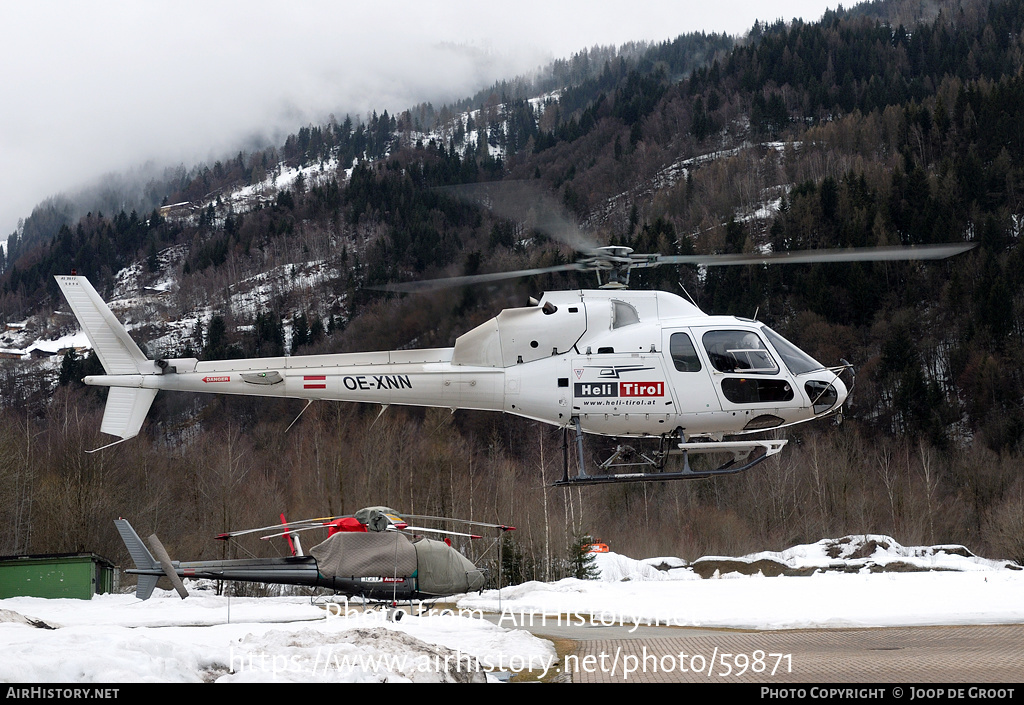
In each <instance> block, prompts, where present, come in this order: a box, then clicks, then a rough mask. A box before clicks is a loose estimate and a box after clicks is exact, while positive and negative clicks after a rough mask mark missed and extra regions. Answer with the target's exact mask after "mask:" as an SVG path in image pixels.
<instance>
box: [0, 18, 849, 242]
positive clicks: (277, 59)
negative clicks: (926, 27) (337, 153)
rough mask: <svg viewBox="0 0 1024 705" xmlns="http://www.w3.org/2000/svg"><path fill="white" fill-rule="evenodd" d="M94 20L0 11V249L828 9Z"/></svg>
mask: <svg viewBox="0 0 1024 705" xmlns="http://www.w3.org/2000/svg"><path fill="white" fill-rule="evenodd" d="M692 5H693V3H688V2H687V3H680V2H671V1H662V0H658V1H657V2H638V3H633V4H628V5H623V4H622V3H620V2H616V3H612V2H605V1H602V0H591V1H590V2H568V3H541V2H517V3H509V4H507V5H503V6H501V5H497V4H495V3H471V2H453V1H446V2H429V1H428V0H419V1H418V2H415V3H413V2H406V1H405V0H402V1H401V2H391V3H386V4H384V5H380V4H377V5H373V6H371V4H370V3H354V2H353V3H345V2H336V1H326V0H325V1H323V2H320V1H308V2H299V3H288V4H285V3H270V2H253V1H249V2H217V3H209V4H207V3H194V2H146V3H135V2H90V3H74V4H73V3H54V4H47V3H17V4H16V3H3V4H2V5H0V57H2V61H3V73H4V77H3V80H2V81H0V193H2V197H0V240H2V239H5V238H6V237H7V236H8V235H9V234H10V233H11V232H13V231H14V229H15V227H16V225H17V220H18V218H21V217H25V216H27V215H28V214H29V213H30V212H31V209H32V207H33V206H34V205H35V204H37V203H38V202H39V201H41V200H42V199H44V198H45V197H47V196H49V195H52V194H55V193H58V192H62V191H69V190H74V189H77V188H79V187H80V186H82V185H84V184H86V183H87V182H89V181H90V180H92V179H95V178H96V177H98V176H99V175H101V174H104V173H107V172H111V171H122V170H127V169H129V168H131V167H134V166H136V165H140V164H142V163H144V162H153V163H156V164H167V165H174V164H179V163H184V164H185V165H186V166H187V167H188V166H192V165H193V164H194V163H196V162H198V161H203V160H211V159H216V158H220V157H222V156H225V155H227V154H229V153H230V152H232V151H235V150H237V149H239V148H244V147H246V146H252V145H254V144H258V143H272V144H277V143H279V142H280V140H281V139H282V138H283V136H284V135H286V134H288V133H291V132H294V131H295V130H297V129H298V127H300V126H302V125H304V124H308V123H310V122H313V123H319V122H323V121H325V120H326V118H327V116H328V115H329V114H331V113H333V114H335V115H336V116H337V117H338V119H342V118H343V116H344V115H346V114H349V115H352V116H353V117H354V118H355V117H359V118H365V116H366V115H367V114H369V113H370V112H371V111H377V112H382V111H384V110H388V111H389V112H392V113H393V112H396V111H401V110H404V109H405V108H409V107H412V106H413V105H415V104H417V103H420V102H425V101H430V102H432V103H433V104H434V105H435V106H439V105H440V104H442V103H444V102H451V101H455V100H458V99H460V98H464V97H468V96H469V95H471V94H473V93H475V92H476V91H477V90H479V89H480V88H483V87H485V86H486V85H488V84H490V83H492V82H494V81H495V80H497V79H500V78H512V77H514V76H516V75H520V74H528V73H531V72H532V71H533V70H534V69H536V68H537V67H539V66H540V65H542V64H544V63H547V62H548V61H550V60H551V59H552V58H555V57H562V56H569V55H571V54H572V53H573V52H576V51H579V50H580V49H583V48H585V47H589V46H593V45H595V44H600V45H619V44H622V43H624V42H627V41H633V40H636V41H644V40H647V41H661V40H665V39H670V38H672V37H675V36H677V35H678V34H681V33H683V32H687V31H694V30H701V29H703V30H706V31H725V32H729V33H731V34H741V33H743V32H744V31H745V29H746V28H748V27H749V26H750V24H751V23H752V22H753V20H754V19H755V18H760V19H775V17H768V16H767V15H778V16H783V17H787V18H789V17H792V16H803V17H806V18H809V19H816V18H817V17H819V16H820V15H821V13H822V12H823V11H824V9H825V8H826V6H829V5H832V6H834V5H835V3H830V2H826V1H824V0H802V1H801V2H792V3H773V4H769V5H765V4H762V3H756V2H749V3H746V2H720V3H717V4H716V6H715V7H713V8H706V9H698V8H694V7H692Z"/></svg>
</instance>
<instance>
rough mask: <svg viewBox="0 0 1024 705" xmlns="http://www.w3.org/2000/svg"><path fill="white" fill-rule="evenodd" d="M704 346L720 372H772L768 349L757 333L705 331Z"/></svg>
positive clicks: (774, 366)
mask: <svg viewBox="0 0 1024 705" xmlns="http://www.w3.org/2000/svg"><path fill="white" fill-rule="evenodd" d="M702 340H703V341H704V349H705V350H707V352H708V359H710V360H711V364H712V365H713V366H714V368H715V369H716V370H718V371H719V372H738V373H740V374H746V373H753V374H775V373H776V372H778V371H779V366H778V365H776V364H775V360H773V359H772V356H771V354H770V353H769V352H768V348H766V347H765V344H764V343H763V342H761V338H759V337H758V335H757V333H755V332H753V331H748V330H713V331H708V332H707V333H705V334H704V337H703V339H702Z"/></svg>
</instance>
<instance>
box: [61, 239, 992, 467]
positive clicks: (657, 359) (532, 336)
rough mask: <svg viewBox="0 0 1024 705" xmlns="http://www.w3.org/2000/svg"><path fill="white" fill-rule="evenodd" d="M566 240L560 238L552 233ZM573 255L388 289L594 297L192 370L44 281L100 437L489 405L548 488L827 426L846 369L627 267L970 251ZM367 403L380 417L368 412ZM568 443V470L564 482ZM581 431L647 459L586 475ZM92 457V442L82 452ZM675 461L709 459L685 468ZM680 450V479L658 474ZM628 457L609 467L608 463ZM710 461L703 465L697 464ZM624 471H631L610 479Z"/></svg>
mask: <svg viewBox="0 0 1024 705" xmlns="http://www.w3.org/2000/svg"><path fill="white" fill-rule="evenodd" d="M565 241H567V242H568V241H569V239H568V238H567V239H565ZM570 244H571V245H572V246H573V247H575V248H576V249H577V250H578V251H580V252H581V254H582V256H581V257H580V258H579V259H577V261H575V262H571V263H567V264H560V265H554V266H550V267H542V268H536V269H528V270H517V271H512V272H497V273H491V274H478V275H471V276H463V277H454V278H449V279H441V280H433V281H427V282H413V283H407V284H396V285H392V286H389V287H387V289H389V290H391V291H398V292H418V291H426V290H432V289H436V288H441V287H447V286H461V285H467V284H478V283H484V282H492V281H498V280H501V279H509V278H516V277H523V276H529V275H535V274H544V273H548V272H557V271H591V272H594V273H596V274H597V276H598V283H599V288H597V289H580V290H572V291H552V292H547V293H546V294H544V295H543V296H542V298H541V299H539V300H534V299H531V300H530V305H528V306H525V307H522V308H511V309H506V310H504V311H501V312H500V313H499V314H498V315H497V316H495V317H494V318H492V319H490V320H489V321H487V322H485V323H483V324H481V325H479V326H477V327H476V328H474V329H472V330H470V331H468V332H466V333H464V334H463V335H461V336H459V337H458V339H457V340H456V341H455V345H454V346H453V347H450V348H433V349H421V350H391V351H379V352H361V353H343V354H325V355H296V356H285V357H269V358H254V359H240V360H238V359H236V360H219V361H202V362H201V361H199V360H197V359H196V358H175V359H155V360H152V359H148V358H147V357H146V355H145V354H143V352H142V351H141V349H140V348H139V346H138V345H137V344H136V343H135V342H134V341H133V340H132V338H131V337H130V336H129V334H128V332H127V331H126V329H125V328H124V326H123V325H122V324H121V323H120V322H119V321H118V320H117V319H116V318H115V316H114V315H113V313H111V311H110V309H109V308H108V307H107V305H106V303H105V302H104V301H103V299H102V298H101V297H100V295H99V294H98V293H97V292H96V290H95V289H94V288H93V286H92V285H91V284H90V283H89V281H88V280H87V279H86V278H85V277H83V276H75V275H71V276H57V277H56V279H57V283H58V285H59V286H60V289H61V291H62V292H63V294H64V296H65V298H66V299H67V300H68V303H69V304H70V306H71V309H72V310H73V312H74V313H75V315H76V317H77V318H78V321H79V323H80V324H81V326H82V328H83V330H84V331H85V333H86V335H87V336H88V338H89V341H90V343H91V344H92V347H93V349H94V350H95V352H96V355H97V357H98V358H99V360H100V362H101V363H102V365H103V368H104V371H105V373H106V374H104V375H93V376H87V377H86V378H85V379H84V380H83V381H84V382H85V383H86V384H89V385H97V386H105V387H109V388H110V391H109V395H108V397H107V403H106V408H105V411H104V415H103V421H102V425H101V429H100V430H101V431H103V432H104V433H107V434H110V435H112V436H116V437H117V438H118V439H119V440H117V441H114V442H113V443H110V444H108V445H105V446H103V448H106V447H109V446H111V445H115V444H116V443H120V442H122V441H125V440H128V439H130V438H133V437H134V436H136V435H137V434H138V433H139V431H140V429H141V427H142V424H143V421H144V420H145V418H146V415H147V413H148V411H149V408H150V406H151V404H152V402H153V399H154V397H155V396H156V394H157V392H159V391H160V390H168V391H188V392H213V393H218V394H243V395H252V396H271V397H290V398H297V399H305V400H307V406H308V404H309V403H312V402H313V401H315V400H332V401H346V402H363V403H371V404H379V405H381V406H382V407H383V408H387V407H388V406H389V405H391V404H400V405H414V406H425V407H443V408H449V409H451V410H452V411H453V412H454V411H455V410H457V409H474V410H486V411H497V412H503V413H508V414H514V415H516V416H521V417H525V418H528V419H533V420H536V421H540V422H542V423H546V424H550V425H553V426H556V427H559V428H561V429H562V431H563V476H562V479H561V480H560V481H558V482H556V483H555V484H556V485H572V484H600V483H618V482H644V481H664V480H675V479H692V478H702V477H709V476H714V475H721V474H731V473H737V472H741V471H744V470H747V469H749V468H751V467H753V466H754V465H756V464H757V463H759V462H761V461H763V460H765V459H766V458H768V457H770V456H772V455H775V454H777V453H779V452H780V451H781V450H782V449H783V447H784V446H785V444H786V442H787V441H786V440H784V439H783V440H774V439H773V440H762V439H757V438H753V436H754V435H756V434H759V433H763V432H765V431H770V430H774V429H779V428H784V427H787V426H791V425H793V424H799V423H803V422H807V421H812V420H815V419H822V418H827V417H837V418H841V414H842V409H843V404H844V402H845V401H846V399H847V397H848V395H849V394H850V391H851V389H852V387H853V383H854V377H853V368H852V365H850V364H849V363H846V362H845V361H844V362H843V363H842V364H839V365H837V366H826V365H824V364H822V363H820V362H818V361H817V360H815V359H814V358H813V357H812V356H810V355H808V354H807V353H805V352H804V351H802V350H800V349H799V348H798V347H797V346H796V345H794V344H793V343H791V342H789V341H788V340H786V339H785V338H784V337H782V336H781V335H779V334H778V333H776V332H775V331H773V330H772V329H771V328H769V327H768V326H767V325H765V324H764V323H762V322H759V321H756V320H752V319H747V318H739V317H734V316H719V315H708V314H706V313H705V312H703V311H701V310H700V309H699V308H698V307H697V306H696V305H695V304H694V303H692V302H691V301H688V300H686V299H684V298H682V297H680V296H677V295H675V294H672V293H669V292H665V291H640V290H630V289H628V288H627V287H628V283H629V275H630V272H631V271H632V270H633V269H638V268H647V267H655V266H659V265H665V264H676V265H678V264H696V265H702V266H724V265H744V264H768V263H775V264H778V263H814V262H852V261H880V260H881V261H886V260H888V261H897V260H929V259H943V258H947V257H951V256H954V255H957V254H959V253H962V252H965V251H967V250H969V249H971V248H972V247H974V243H956V244H943V245H920V246H909V247H899V246H897V247H873V248H850V249H837V250H810V251H799V252H774V253H771V252H769V253H750V254H724V255H723V254H719V255H660V254H641V253H635V252H633V251H632V249H631V248H629V247H624V246H598V245H596V244H593V243H589V242H587V241H585V240H582V239H580V238H579V237H574V238H572V240H571V242H570ZM383 408H382V411H383ZM570 434H575V445H576V457H577V463H576V467H575V472H573V473H570V462H569V454H570V453H569V447H570V445H571V444H570ZM584 434H597V435H600V436H608V437H616V438H632V439H652V440H654V441H655V442H657V443H658V448H657V449H656V450H649V451H646V452H640V453H636V452H633V451H632V447H631V446H624V445H619V446H618V447H617V448H616V450H615V451H614V452H613V453H612V455H611V457H609V458H608V459H606V460H605V461H603V462H602V463H600V464H599V469H600V470H601V471H604V472H599V473H592V472H589V471H588V470H587V468H586V467H585V464H584V462H583V457H584V454H583V437H584ZM96 450H100V449H96ZM691 454H711V455H718V456H723V457H724V459H725V460H724V462H722V463H721V464H720V465H718V466H717V467H712V468H709V469H696V470H695V469H693V468H692V467H691V466H690V463H689V456H690V455H691ZM673 455H682V458H683V463H682V469H681V470H672V471H668V470H666V461H667V459H668V458H669V457H670V456H673ZM627 457H628V459H629V460H630V462H628V463H620V462H619V461H620V460H622V459H623V458H627ZM711 464H713V463H711ZM623 466H626V467H628V468H635V467H637V466H639V467H640V468H641V469H640V471H639V472H632V471H631V472H619V471H618V468H620V467H623Z"/></svg>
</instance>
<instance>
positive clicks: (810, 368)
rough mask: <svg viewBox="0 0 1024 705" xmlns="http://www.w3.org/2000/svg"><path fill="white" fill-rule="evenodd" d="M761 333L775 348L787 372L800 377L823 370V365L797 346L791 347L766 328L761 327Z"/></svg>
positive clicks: (787, 342)
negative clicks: (787, 369)
mask: <svg viewBox="0 0 1024 705" xmlns="http://www.w3.org/2000/svg"><path fill="white" fill-rule="evenodd" d="M761 332H763V333H764V334H765V337H767V338H768V340H769V341H770V342H771V344H772V345H773V346H774V347H775V350H776V351H777V352H778V353H779V357H781V358H782V361H783V362H785V363H786V367H788V368H789V371H790V372H792V373H793V374H794V375H802V374H805V373H807V372H814V371H815V370H823V369H825V366H824V365H823V364H821V363H820V362H818V361H817V360H815V359H814V358H813V357H811V356H810V355H808V354H807V353H805V352H804V351H803V350H801V349H800V348H798V347H797V346H795V345H793V343H791V342H789V341H788V340H786V339H785V338H783V337H782V336H781V335H779V334H778V333H776V332H775V331H773V330H772V329H771V328H769V327H768V326H764V327H762V328H761Z"/></svg>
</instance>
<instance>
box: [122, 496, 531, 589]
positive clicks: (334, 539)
mask: <svg viewBox="0 0 1024 705" xmlns="http://www.w3.org/2000/svg"><path fill="white" fill-rule="evenodd" d="M414 518H415V519H435V520H444V521H454V522H457V523H463V524H470V525H475V526H483V527H489V528H495V529H498V530H499V531H502V532H504V531H514V530H515V527H511V526H504V525H500V524H487V523H484V522H475V521H466V520H462V519H450V518H447V517H427V516H420V515H404V516H403V515H400V514H398V513H397V512H395V510H393V509H390V508H388V507H367V508H365V509H361V510H360V511H358V512H356V513H355V514H354V515H351V516H339V517H321V518H318V519H306V520H302V521H293V522H283V521H282V523H281V524H274V525H271V526H265V527H261V528H258V529H246V530H243V531H232V532H227V533H224V534H220V535H219V536H217V539H220V540H228V539H231V538H234V537H237V536H242V535H244V534H252V533H266V532H268V531H274V530H276V531H278V532H279V533H274V534H269V535H266V536H263V537H262V538H265V539H269V538H273V537H276V536H287V537H288V539H289V545H290V547H291V552H292V555H291V556H286V557H280V558H243V559H236V560H220V561H188V562H183V561H172V560H171V559H170V557H169V556H168V554H167V551H166V550H165V549H164V547H163V544H161V542H160V539H158V538H157V537H156V534H153V535H152V536H150V537H149V539H148V543H149V547H150V548H151V549H152V552H151V551H150V549H149V548H147V547H146V544H145V543H143V541H142V539H141V538H139V535H138V534H137V533H136V532H135V530H134V529H133V528H132V526H131V524H129V523H128V521H127V520H126V519H117V520H116V521H115V522H114V524H115V525H116V526H117V530H118V532H119V533H120V534H121V539H122V540H123V541H124V544H125V547H126V548H127V549H128V553H129V554H130V555H131V557H132V560H133V561H134V563H135V568H134V569H129V570H128V571H126V572H128V573H130V574H134V575H138V576H139V577H138V586H137V588H136V592H135V595H136V597H138V598H139V599H141V600H148V599H149V598H150V596H151V595H152V594H153V589H154V588H155V587H156V583H157V580H159V579H160V578H162V577H165V576H166V577H167V578H168V579H169V580H170V581H171V584H172V585H173V586H174V588H175V589H176V590H177V591H178V594H179V595H180V596H181V598H182V599H185V598H186V597H187V596H188V592H187V590H186V589H185V586H184V584H183V583H182V581H181V579H182V578H194V579H203V578H206V579H210V580H230V581H239V582H260V583H275V584H286V585H302V586H307V587H324V588H330V589H332V590H335V591H337V592H339V593H342V594H345V595H347V596H349V597H361V598H364V599H367V600H380V601H390V602H399V601H407V600H433V599H437V598H439V597H447V596H449V595H455V594H459V593H464V592H471V591H473V590H479V589H481V588H483V585H484V581H485V576H484V573H483V571H482V570H480V569H479V568H477V567H476V566H475V565H473V563H472V562H470V561H469V559H467V558H466V557H465V556H464V555H462V554H461V553H459V552H458V551H456V550H455V549H454V548H452V547H451V545H450V543H449V542H448V541H436V540H433V539H428V538H423V537H421V536H419V535H417V534H418V533H439V534H449V535H456V536H469V537H471V538H480V536H477V535H471V534H466V533H461V532H454V531H444V530H440V529H425V528H422V527H412V526H409V524H408V520H409V519H414ZM282 519H283V516H282ZM323 528H327V529H329V534H328V536H327V539H326V540H325V541H323V542H321V543H318V544H317V545H316V546H314V547H313V548H312V549H310V551H309V554H308V555H304V554H303V552H302V548H301V543H300V542H299V541H298V540H295V541H294V542H293V541H292V538H293V537H295V534H297V533H298V532H302V531H308V530H312V529H323ZM295 538H296V539H297V537H295Z"/></svg>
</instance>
